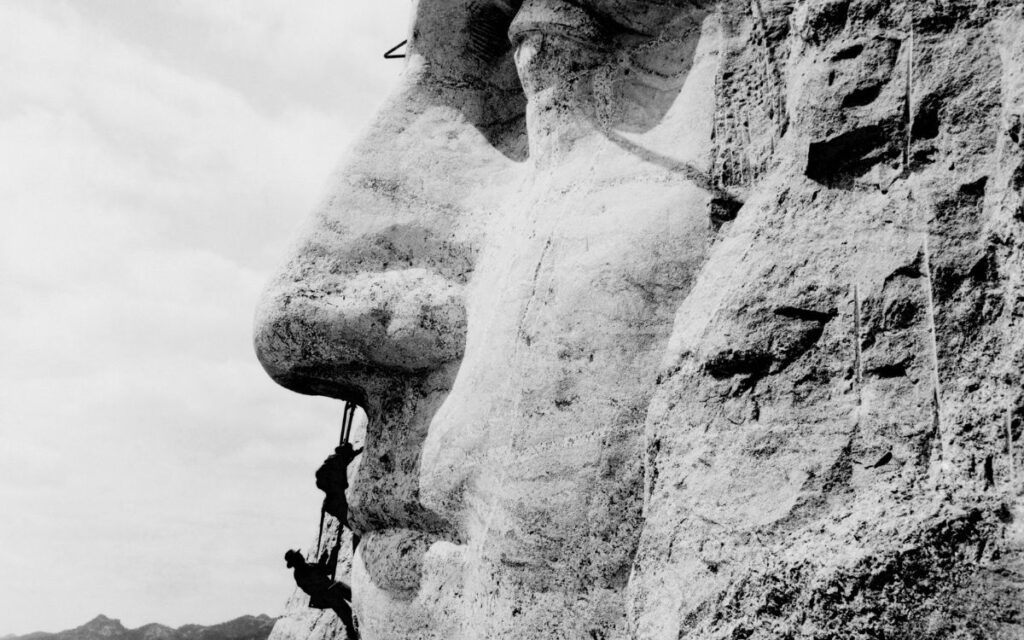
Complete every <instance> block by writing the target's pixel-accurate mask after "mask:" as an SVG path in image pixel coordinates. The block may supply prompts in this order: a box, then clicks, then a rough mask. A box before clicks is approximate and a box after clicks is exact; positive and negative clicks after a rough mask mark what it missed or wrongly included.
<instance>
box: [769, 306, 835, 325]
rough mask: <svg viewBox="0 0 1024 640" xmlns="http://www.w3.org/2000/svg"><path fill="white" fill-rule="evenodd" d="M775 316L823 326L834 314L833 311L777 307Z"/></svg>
mask: <svg viewBox="0 0 1024 640" xmlns="http://www.w3.org/2000/svg"><path fill="white" fill-rule="evenodd" d="M775 315H777V316H782V317H783V318H791V319H793V320H804V321H807V322H817V323H820V324H825V323H827V322H828V321H830V320H831V319H832V318H834V317H835V315H836V312H835V310H834V309H832V310H829V311H815V310H813V309H801V308H799V307H779V308H778V309H776V310H775Z"/></svg>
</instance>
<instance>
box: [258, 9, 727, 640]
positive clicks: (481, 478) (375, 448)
mask: <svg viewBox="0 0 1024 640" xmlns="http://www.w3.org/2000/svg"><path fill="white" fill-rule="evenodd" d="M700 5H701V3H696V2H682V1H676V2H671V3H665V2H632V1H627V0H589V1H588V2H574V3H572V4H569V3H567V2H563V1H561V0H531V1H528V2H526V3H523V4H522V5H521V6H518V3H515V4H509V3H508V2H505V1H504V0H490V1H482V0H478V1H465V0H460V1H454V2H453V1H451V0H445V1H442V0H420V2H419V3H418V6H417V8H416V11H415V19H414V20H415V22H414V26H413V37H412V41H411V48H410V57H409V59H408V61H407V70H406V74H405V76H404V80H403V83H402V86H401V87H400V88H399V89H398V91H397V92H396V93H395V95H394V96H393V97H392V99H391V100H390V102H389V103H388V104H387V105H386V106H385V107H384V108H383V109H382V111H381V112H380V114H379V116H378V118H377V120H376V122H375V124H374V125H373V126H372V127H371V128H370V130H369V131H368V132H367V133H366V135H365V136H364V137H363V139H362V141H361V142H360V143H359V144H357V145H356V147H355V149H354V150H352V151H351V152H350V154H349V156H348V159H347V160H346V161H345V162H344V163H343V165H342V168H341V169H340V171H339V172H338V173H337V174H336V176H335V177H334V179H333V183H332V185H331V187H330V189H329V192H328V194H327V197H326V198H325V199H324V200H323V203H322V205H321V206H320V207H319V208H318V209H317V210H316V212H315V213H314V214H313V216H312V218H311V219H310V220H309V222H308V224H307V226H306V228H305V230H304V232H303V233H302V235H301V238H300V240H299V242H298V243H297V244H296V246H295V247H294V248H293V250H292V253H291V256H290V259H289V260H288V262H287V264H286V265H285V266H284V268H283V269H282V270H281V271H280V273H278V274H277V276H276V277H275V278H274V280H273V282H272V283H271V285H270V287H269V289H268V291H267V293H266V296H265V299H264V300H263V302H262V304H261V306H260V309H259V311H258V317H257V323H256V347H257V351H258V354H259V358H260V360H261V362H262V363H263V366H264V367H265V368H266V370H267V371H268V373H269V374H270V375H271V376H272V377H273V378H274V379H275V380H277V381H278V382H279V383H281V384H282V385H284V386H286V387H288V388H290V389H293V390H295V391H298V392H300V393H308V394H319V395H326V396H330V397H334V398H338V399H343V400H350V401H355V402H357V403H358V404H359V405H360V406H361V407H362V408H363V409H364V410H365V411H366V413H367V415H368V418H369V421H368V427H367V440H366V451H365V453H364V455H363V456H362V459H361V461H360V463H359V464H360V467H359V469H358V473H357V475H356V478H355V481H354V483H353V486H352V488H351V492H352V493H351V496H350V505H351V518H350V520H351V522H352V523H353V526H354V528H355V529H356V530H357V531H359V532H360V533H361V534H362V536H363V537H362V542H361V545H360V548H359V551H358V553H357V557H356V558H355V560H354V569H353V575H352V587H353V593H354V598H355V601H354V608H355V611H356V614H357V615H358V617H359V619H360V625H361V631H362V635H363V637H364V638H366V639H368V640H373V639H378V638H387V639H392V638H413V637H415V638H437V639H439V640H440V639H445V640H448V639H452V638H465V639H467V640H469V639H474V640H476V639H482V638H506V637H516V638H521V637H572V638H590V637H593V638H605V637H621V634H622V633H623V629H624V625H625V614H626V596H625V587H626V583H627V580H628V578H629V576H630V571H631V567H632V562H633V559H634V555H635V553H636V549H637V545H638V541H639V535H640V527H641V523H642V518H641V510H642V506H643V499H644V498H643V496H644V492H643V483H644V479H643V456H644V451H643V441H642V434H643V424H644V419H645V414H646V411H647V406H648V402H649V400H650V398H651V395H652V394H653V391H654V388H655V386H656V382H657V381H656V376H657V371H658V369H659V363H660V360H661V358H662V354H663V352H664V350H665V346H666V342H667V340H668V337H669V334H670V333H671V330H672V326H673V320H674V315H675V312H676V310H677V308H678V307H679V305H680V302H681V301H682V299H683V298H684V297H685V295H686V293H687V292H688V290H689V288H690V286H691V283H692V282H693V279H694V277H695V275H696V272H697V270H698V268H699V266H700V265H701V264H702V262H703V261H704V259H705V255H706V253H707V250H708V246H709V243H710V241H711V239H712V234H713V225H712V222H711V220H710V219H709V206H710V203H711V201H712V199H713V198H715V197H716V195H717V194H716V192H715V190H714V188H713V187H712V186H711V180H710V178H709V177H708V174H709V173H710V170H711V166H710V165H711V145H712V128H713V116H714V89H713V87H714V80H715V73H716V69H717V61H716V56H717V51H718V46H717V40H718V37H719V36H718V33H719V32H718V28H717V22H716V18H715V17H714V16H713V15H712V14H710V13H709V12H708V10H707V9H705V8H704V7H702V6H700Z"/></svg>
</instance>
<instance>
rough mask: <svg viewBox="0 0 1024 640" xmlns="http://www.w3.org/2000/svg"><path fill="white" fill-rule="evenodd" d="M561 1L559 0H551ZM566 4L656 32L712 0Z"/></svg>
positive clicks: (611, 0)
mask: <svg viewBox="0 0 1024 640" xmlns="http://www.w3.org/2000/svg"><path fill="white" fill-rule="evenodd" d="M541 1H542V2H544V1H545V0H541ZM559 3H560V2H559V1H558V0H554V2H552V4H559ZM565 4H574V5H578V6H579V7H581V8H583V9H586V10H587V11H589V12H591V13H593V14H595V15H596V16H598V17H601V18H605V19H609V20H611V21H613V22H615V23H617V24H618V25H620V26H623V27H626V28H628V29H632V30H635V31H639V32H642V33H653V32H657V31H660V30H661V29H662V28H664V27H666V26H668V25H669V24H670V23H672V22H673V21H674V20H676V19H677V18H678V17H679V16H680V15H681V14H684V13H688V12H689V11H690V10H693V9H706V8H707V6H708V5H710V4H711V3H709V2H706V1H705V0H576V1H574V2H566V3H565Z"/></svg>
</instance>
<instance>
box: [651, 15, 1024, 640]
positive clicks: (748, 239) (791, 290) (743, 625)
mask: <svg viewBox="0 0 1024 640" xmlns="http://www.w3.org/2000/svg"><path fill="white" fill-rule="evenodd" d="M1013 4H1014V3H1004V4H1003V5H1002V6H1000V5H999V3H993V2H989V3H983V2H941V3H940V2H912V3H900V2H892V3H890V2H869V1H851V2H841V1H834V0H833V1H828V2H806V3H802V2H799V3H784V2H760V3H758V2H754V3H751V6H752V8H754V11H752V12H751V13H749V14H747V16H746V18H745V20H742V21H739V23H738V25H737V26H735V27H734V31H735V33H736V35H735V36H734V37H732V38H730V41H729V45H728V47H729V49H728V51H727V54H726V55H725V56H724V57H723V69H722V71H721V72H720V82H719V86H718V95H719V98H720V100H721V101H720V103H719V111H718V122H719V123H724V124H721V125H720V127H721V129H723V130H726V131H727V132H728V133H727V135H726V136H722V137H721V138H720V142H719V148H718V156H719V157H720V158H721V161H720V162H719V164H718V165H717V166H718V167H719V168H720V169H719V170H720V172H721V177H722V180H723V181H724V182H726V183H733V184H736V185H737V186H739V187H742V188H743V189H744V190H746V191H747V193H748V194H749V196H748V199H747V201H746V204H745V205H744V206H743V208H742V209H740V210H739V212H738V216H737V218H736V219H735V221H732V222H729V223H727V225H728V226H727V228H726V229H724V232H723V234H722V236H721V238H720V239H719V240H718V241H717V243H716V245H715V246H714V248H713V249H712V252H711V256H710V258H709V259H708V262H707V263H706V265H705V266H704V268H703V270H702V272H701V276H700V279H699V281H698V283H697V285H696V286H695V288H694V290H693V292H692V293H691V294H690V296H689V297H688V298H687V299H686V300H685V301H684V302H683V304H682V306H681V307H680V309H679V312H678V314H677V319H676V330H675V333H674V335H673V337H672V339H671V344H670V347H669V349H668V352H667V354H666V359H665V363H664V371H663V375H662V379H661V383H660V385H659V390H658V392H657V393H656V394H655V397H654V400H653V401H652V405H651V408H650V410H649V413H648V419H647V447H648V450H647V503H646V504H647V508H646V510H645V518H646V520H645V527H644V534H643V538H642V542H641V546H640V551H639V553H638V556H637V560H636V564H635V567H634V576H633V580H632V583H631V591H632V615H633V616H635V620H636V627H635V629H636V633H637V637H643V638H675V637H679V638H683V637H686V638H691V637H692V638H785V637H809V638H831V637H836V638H881V637H885V638H951V637H956V638H961V637H963V638H968V637H969V638H1019V637H1022V636H1024V626H1022V624H1024V621H1022V617H1021V616H1022V613H1024V572H1022V571H1024V555H1022V554H1024V537H1022V533H1024V531H1022V529H1021V526H1020V524H1019V521H1018V520H1017V519H1018V518H1019V517H1020V513H1021V511H1020V510H1021V507H1022V506H1024V503H1022V500H1021V490H1022V488H1024V485H1022V483H1021V482H1022V479H1024V449H1022V447H1021V443H1020V435H1021V427H1022V411H1024V404H1022V391H1024V389H1022V385H1021V364H1022V361H1021V346H1022V344H1024V334H1022V333H1021V328H1020V322H1021V316H1022V313H1024V306H1022V301H1024V300H1022V297H1021V289H1020V284H1019V283H1020V278H1021V275H1022V266H1024V265H1022V263H1021V247H1022V240H1024V238H1022V236H1021V231H1022V226H1021V222H1022V218H1021V211H1022V210H1021V203H1022V199H1021V196H1022V194H1021V187H1022V185H1024V165H1022V157H1024V156H1022V147H1021V144H1020V143H1021V138H1020V134H1019V127H1020V125H1019V124H1018V123H1019V122H1020V117H1021V112H1020V107H1021V98H1022V95H1021V88H1022V85H1021V83H1020V74H1021V72H1022V70H1024V67H1022V64H1021V63H1022V58H1021V54H1022V51H1024V49H1022V47H1024V39H1022V35H1024V33H1022V31H1021V29H1022V28H1024V22H1022V20H1021V9H1020V7H1019V6H1018V7H1014V6H1013ZM770 78H776V79H784V81H783V82H766V81H765V79H770ZM781 92H784V96H783V97H782V99H783V100H784V101H785V104H786V108H787V111H788V115H787V117H781V118H780V117H779V116H778V115H777V113H776V115H775V116H774V117H773V116H772V115H771V114H772V113H773V112H772V110H773V109H774V108H776V105H778V104H780V96H779V94H780V93H781ZM737 95H740V96H741V97H739V98H737ZM748 114H750V115H748ZM740 122H742V123H748V124H749V127H751V128H753V130H751V131H748V130H747V129H746V128H745V127H744V126H742V125H739V124H737V123H740ZM737 158H738V160H737Z"/></svg>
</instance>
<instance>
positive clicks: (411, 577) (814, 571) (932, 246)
mask: <svg viewBox="0 0 1024 640" xmlns="http://www.w3.org/2000/svg"><path fill="white" fill-rule="evenodd" d="M684 5H685V11H684V9H682V8H681V7H684ZM465 16H469V18H468V19H467V18H465ZM613 17H614V19H615V20H617V23H616V24H617V25H618V26H617V27H615V29H618V31H615V29H613V27H612V26H610V25H611V24H612V23H613V22H614V21H613ZM467 20H468V22H467ZM508 31H511V32H512V33H513V41H514V45H515V46H514V47H513V48H512V49H510V48H509V46H508V42H507V41H506V40H504V39H501V38H498V39H495V34H496V33H499V34H500V33H506V32H508ZM613 32H614V35H609V34H610V33H613ZM652 34H653V35H652ZM442 36H443V37H442ZM460 38H461V40H460ZM581 42H582V43H583V44H580V43H581ZM638 42H639V44H637V43H638ZM496 43H497V44H496ZM411 46H412V49H411V58H410V68H409V71H408V78H409V79H408V81H407V83H406V84H405V85H404V86H403V88H402V89H401V90H400V91H399V93H398V94H397V95H396V97H395V99H394V100H393V101H392V102H391V103H389V105H388V106H387V107H385V109H384V110H383V111H382V114H381V117H380V119H379V121H378V122H377V123H376V124H375V125H374V127H373V128H372V129H371V131H370V132H369V133H368V134H367V136H366V138H365V139H364V141H363V142H362V143H361V144H360V145H359V146H358V147H357V149H356V150H355V151H354V152H353V154H352V156H351V159H350V160H349V161H348V164H346V165H345V166H344V168H343V169H342V170H341V171H340V173H339V177H338V179H337V181H336V185H335V186H334V187H333V188H332V190H331V192H330V193H329V195H328V197H327V198H326V200H325V203H324V205H323V206H322V207H321V208H320V209H319V210H318V211H317V212H316V214H315V215H314V217H313V219H312V220H311V222H310V225H309V226H308V228H307V230H306V231H305V232H304V235H303V237H302V240H301V241H300V242H299V243H298V245H297V246H296V248H295V249H294V250H293V256H292V258H291V259H290V261H289V263H288V265H287V266H286V267H285V268H284V270H283V271H282V272H281V274H279V275H278V277H277V278H275V280H274V282H273V283H272V284H271V286H270V288H269V289H268V293H267V296H266V300H265V301H264V303H263V305H262V307H261V310H260V312H259V314H258V319H257V331H256V344H257V350H258V353H259V356H260V359H261V361H262V362H263V364H264V367H265V368H266V369H267V370H268V372H269V373H270V374H271V375H272V376H273V377H274V378H275V379H276V380H278V381H279V382H280V383H281V384H283V385H285V386H287V387H289V388H291V389H294V390H296V391H300V392H302V393H318V394H323V395H328V396H332V397H337V398H340V399H346V400H353V401H356V402H358V403H359V404H360V405H361V406H363V407H364V408H365V409H366V411H367V414H368V415H369V425H368V427H367V450H366V453H365V454H364V457H365V460H363V461H362V463H361V468H360V469H359V472H358V474H357V475H356V476H355V478H354V480H353V494H352V497H351V505H352V521H353V522H354V525H355V526H356V527H357V528H358V529H360V530H361V532H363V533H364V538H363V539H364V544H363V545H362V546H361V551H360V553H358V554H357V557H356V558H355V559H354V560H353V562H352V570H351V571H352V581H353V587H354V594H355V595H354V599H355V602H354V606H355V610H356V613H357V615H358V616H359V617H360V620H361V622H362V623H363V624H362V625H361V629H362V630H363V637H364V638H366V639H367V640H375V639H378V638H380V639H388V640H397V639H404V638H409V639H412V638H417V639H418V638H424V639H426V638H432V639H437V640H440V639H442V638H443V639H444V640H451V639H454V638H459V639H464V640H482V639H487V640H490V639H496V638H520V637H527V636H528V637H537V638H572V639H576V638H584V639H586V638H593V639H594V640H598V639H601V640H612V639H619V638H636V639H644V640H676V639H677V638H688V639H708V640H710V639H714V638H723V639H724V638H729V639H732V640H740V639H746V638H764V639H768V638H820V639H825V638H836V639H839V638H842V639H844V640H846V639H855V638H864V639H867V638H900V639H902V638H906V639H910V638H914V639H919V638H936V639H938V638H977V639H979V640H980V639H982V638H984V639H997V640H998V639H1010V638H1021V637H1024V525H1022V524H1021V519H1020V518H1021V515H1022V509H1024V497H1022V496H1024V444H1022V442H1021V434H1022V431H1024V385H1022V383H1021V373H1022V371H1024V332H1022V327H1021V326H1020V324H1021V322H1022V321H1024V320H1022V319H1024V288H1022V278H1024V255H1022V250H1024V194H1022V189H1024V8H1022V7H1021V6H1020V3H1019V2H1017V1H1014V0H976V1H973V2H969V1H966V0H909V1H899V0H896V1H892V2H890V1H887V0H722V1H721V2H718V3H710V2H708V3H701V2H688V3H681V2H676V3H647V2H632V1H629V0H593V1H587V2H583V1H581V2H573V3H571V4H570V3H562V2H554V1H551V2H546V1H545V0H535V1H529V2H525V3H523V4H522V5H521V6H520V4H519V3H507V2H452V3H447V4H445V3H440V4H439V3H437V2H434V3H431V2H429V1H428V0H422V1H421V2H420V4H419V7H418V9H417V17H416V19H415V24H414V30H413V41H412V45H411ZM453 52H455V53H453ZM513 56H514V57H515V63H516V67H515V69H518V73H519V76H520V77H521V78H522V82H521V83H520V82H519V81H517V80H515V76H514V75H513V73H512V72H513V70H514V67H513V66H512V59H513ZM311 490H312V487H311ZM344 546H345V547H346V548H347V545H344ZM342 573H344V572H342ZM304 600H305V599H304V598H303V597H301V596H297V597H294V598H293V599H292V601H291V602H290V604H289V613H288V614H287V615H286V617H285V619H283V620H282V621H281V622H279V623H278V626H277V628H276V629H275V633H274V638H273V640H326V639H327V638H341V637H343V631H342V627H341V626H340V624H339V623H338V622H337V621H336V620H335V619H334V618H333V614H330V613H328V614H322V615H321V614H318V613H310V612H308V611H304V610H303V607H304Z"/></svg>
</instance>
